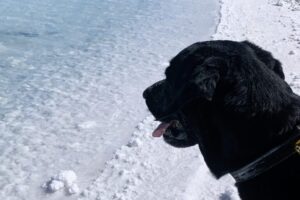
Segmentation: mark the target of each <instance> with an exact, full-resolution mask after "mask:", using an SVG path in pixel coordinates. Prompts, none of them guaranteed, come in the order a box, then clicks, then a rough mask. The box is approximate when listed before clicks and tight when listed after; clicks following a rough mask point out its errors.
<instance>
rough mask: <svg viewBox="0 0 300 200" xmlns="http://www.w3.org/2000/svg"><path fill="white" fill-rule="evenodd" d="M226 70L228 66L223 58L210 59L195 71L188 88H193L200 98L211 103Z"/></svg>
mask: <svg viewBox="0 0 300 200" xmlns="http://www.w3.org/2000/svg"><path fill="white" fill-rule="evenodd" d="M226 68H227V64H226V61H225V60H224V59H223V58H220V57H210V58H208V59H206V60H205V61H204V62H203V63H202V64H201V65H200V66H197V67H196V68H195V69H194V72H193V73H192V77H191V79H190V83H189V86H188V87H191V88H193V89H192V90H193V91H196V95H197V96H198V97H200V98H204V99H206V100H208V101H211V100H212V99H213V96H214V94H215V90H216V87H217V84H218V82H219V80H220V78H221V76H222V75H223V74H224V73H225V70H226Z"/></svg>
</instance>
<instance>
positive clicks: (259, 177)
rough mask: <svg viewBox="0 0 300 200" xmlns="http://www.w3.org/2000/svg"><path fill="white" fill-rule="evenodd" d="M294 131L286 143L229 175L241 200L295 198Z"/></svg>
mask: <svg viewBox="0 0 300 200" xmlns="http://www.w3.org/2000/svg"><path fill="white" fill-rule="evenodd" d="M299 138H300V130H299V128H297V130H296V133H295V134H293V136H292V137H291V138H289V139H288V140H287V141H286V142H284V143H283V144H281V145H279V146H278V147H275V148H274V149H272V150H271V151H269V152H268V153H266V154H264V155H263V156H262V157H260V158H259V159H257V160H255V161H254V162H252V163H250V164H249V165H247V166H245V167H243V168H241V169H240V170H237V171H235V172H232V173H231V174H232V175H233V177H234V178H235V179H236V181H237V182H236V186H237V188H238V190H239V193H240V196H241V198H242V199H243V200H253V199H255V200H260V199H263V200H277V199H278V200H279V199H291V200H293V199H297V198H296V196H297V195H298V190H299V189H298V187H296V186H297V185H298V184H295V183H297V182H298V181H300V157H299V156H300V155H299V152H298V151H299V149H298V146H297V141H299Z"/></svg>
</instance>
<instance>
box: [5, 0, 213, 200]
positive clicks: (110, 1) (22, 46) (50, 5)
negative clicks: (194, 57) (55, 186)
mask: <svg viewBox="0 0 300 200" xmlns="http://www.w3.org/2000/svg"><path fill="white" fill-rule="evenodd" d="M217 12H218V7H217V2H216V0H214V1H211V0H205V1H204V0H203V1H197V0H185V1H179V0H164V1H144V0H126V1H117V0H90V1H85V0H68V1H62V0H43V1H39V0H14V1H11V0H1V2H0V130H1V134H0V163H1V166H0V199H27V200H28V199H40V198H44V195H45V194H44V193H43V191H42V190H41V189H40V185H41V184H42V183H43V182H45V181H46V180H47V179H48V178H49V177H50V176H51V175H52V174H55V173H57V172H58V171H59V170H63V169H73V170H74V171H75V172H76V173H77V175H78V177H79V182H80V184H79V185H80V187H81V189H84V188H85V187H87V186H88V185H89V184H90V182H91V181H92V179H93V178H95V176H97V174H98V173H99V171H101V169H102V167H103V165H104V163H105V162H106V161H107V160H109V158H110V156H111V155H112V153H113V152H114V151H115V150H116V149H117V148H119V147H120V146H121V145H123V144H126V141H127V140H128V138H129V137H130V135H131V133H132V132H133V130H134V128H135V126H136V124H138V122H139V121H141V120H142V119H143V118H144V117H145V116H146V115H147V110H146V106H145V105H144V102H143V99H142V97H141V94H142V91H143V90H144V89H145V88H146V87H147V86H148V85H150V84H151V83H153V82H154V81H156V80H158V79H160V78H161V77H162V76H163V70H164V68H165V66H166V63H167V62H168V60H169V59H170V58H171V57H172V56H174V55H175V54H176V53H177V52H178V51H179V50H181V49H182V48H184V47H185V46H187V45H189V44H191V43H193V42H195V41H199V40H207V39H209V36H210V35H211V34H212V33H213V31H214V30H215V26H216V23H217ZM49 198H59V199H61V198H63V197H61V196H58V197H53V196H51V195H50V196H49Z"/></svg>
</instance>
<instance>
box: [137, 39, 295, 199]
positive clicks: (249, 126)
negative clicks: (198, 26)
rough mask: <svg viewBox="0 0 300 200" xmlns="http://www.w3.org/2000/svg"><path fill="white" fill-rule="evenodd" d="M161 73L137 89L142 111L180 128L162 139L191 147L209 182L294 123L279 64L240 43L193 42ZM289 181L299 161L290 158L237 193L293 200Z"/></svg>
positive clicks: (276, 140)
mask: <svg viewBox="0 0 300 200" xmlns="http://www.w3.org/2000/svg"><path fill="white" fill-rule="evenodd" d="M165 74H166V79H164V80H162V81H160V82H157V83H155V84H154V85H152V86H150V87H149V88H147V89H146V90H145V91H144V94H143V96H144V98H145V99H146V103H147V106H148V108H149V110H150V111H151V112H152V114H153V115H154V116H155V117H156V118H157V119H158V120H160V121H163V122H169V121H171V120H178V121H179V122H180V124H181V126H179V127H180V128H176V127H172V128H170V130H168V132H169V134H166V135H164V139H165V141H166V142H167V143H169V144H171V145H173V146H176V147H187V146H191V145H194V144H198V145H199V147H200V150H201V152H202V154H203V156H204V159H205V161H206V163H207V165H208V167H209V168H210V170H211V172H212V173H213V174H214V175H215V176H216V177H217V178H219V177H221V176H223V175H224V174H226V173H229V172H232V171H234V170H237V169H239V168H241V167H243V166H244V165H246V164H248V163H250V162H252V161H253V160H255V159H256V158H258V157H259V156H261V155H262V154H264V153H265V152H267V151H269V150H270V149H271V148H273V147H275V146H276V145H278V144H280V143H282V142H283V141H285V140H286V139H287V138H288V137H289V136H290V135H291V134H293V133H294V132H295V131H296V129H295V127H296V125H297V124H299V121H300V98H299V96H297V95H296V94H294V93H293V91H292V89H291V88H290V87H289V85H288V84H287V83H286V82H285V81H284V73H283V71H282V67H281V64H280V62H279V61H278V60H276V59H275V58H273V56H272V55H271V53H270V52H267V51H265V50H263V49H262V48H260V47H258V46H256V45H254V44H253V43H250V42H248V41H243V42H234V41H207V42H199V43H195V44H193V45H191V46H189V47H187V48H185V49H184V50H182V51H181V52H180V53H179V54H178V55H176V56H175V57H174V58H173V59H172V60H171V61H170V66H169V67H168V68H167V69H166V72H165ZM183 135H184V137H182V136H183ZM179 136H180V137H179ZM178 138H181V139H178ZM182 138H184V139H182ZM181 144H182V145H181ZM297 181H300V157H293V158H291V159H289V160H288V161H286V162H285V163H283V164H281V165H279V166H278V167H275V168H274V169H272V170H270V171H268V172H267V173H265V174H263V175H260V176H259V177H257V178H255V179H253V180H251V181H248V182H245V183H241V184H237V187H238V190H239V193H240V196H241V198H242V199H243V200H259V199H263V200H277V199H289V200H290V199H298V198H299V194H298V193H297V188H296V185H298V183H296V182H297ZM295 194H297V196H298V197H297V196H296V197H292V195H295Z"/></svg>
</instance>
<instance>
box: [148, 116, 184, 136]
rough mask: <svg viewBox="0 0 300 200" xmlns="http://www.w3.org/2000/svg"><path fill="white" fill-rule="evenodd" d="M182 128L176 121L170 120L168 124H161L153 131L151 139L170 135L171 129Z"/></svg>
mask: <svg viewBox="0 0 300 200" xmlns="http://www.w3.org/2000/svg"><path fill="white" fill-rule="evenodd" d="M178 128H182V125H181V123H180V122H179V121H178V120H172V121H170V122H162V123H160V124H159V125H158V127H157V128H156V129H155V130H154V131H153V133H152V136H153V137H161V136H162V135H170V134H171V132H172V129H173V130H174V129H178Z"/></svg>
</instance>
